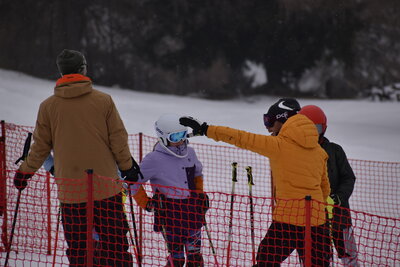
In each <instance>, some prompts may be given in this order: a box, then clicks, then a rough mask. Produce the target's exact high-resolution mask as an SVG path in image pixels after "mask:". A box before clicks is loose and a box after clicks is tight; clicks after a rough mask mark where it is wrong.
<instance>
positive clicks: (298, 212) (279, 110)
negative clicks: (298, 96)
mask: <svg viewBox="0 0 400 267" xmlns="http://www.w3.org/2000/svg"><path fill="white" fill-rule="evenodd" d="M299 110H300V105H299V104H298V102H297V101H296V100H295V99H290V98H289V99H280V100H279V101H278V102H276V103H275V104H274V105H272V106H271V107H270V109H269V110H268V112H267V113H266V114H265V115H264V124H265V126H266V128H267V129H268V131H269V132H272V136H266V135H260V134H253V133H249V132H245V131H241V130H236V129H232V128H228V127H222V126H213V125H210V126H208V125H207V123H200V122H198V121H197V120H195V119H193V118H191V117H182V118H181V119H180V122H181V124H182V125H184V126H189V127H191V128H192V129H193V134H194V135H206V136H207V137H209V138H212V139H214V140H215V141H223V142H226V143H229V144H232V145H235V146H237V147H240V148H243V149H247V150H250V151H253V152H256V153H258V154H260V155H263V156H266V157H268V158H269V160H270V166H271V170H272V177H273V185H274V186H273V197H274V200H275V202H276V204H275V208H274V210H273V222H272V224H271V225H270V227H269V229H268V231H267V233H266V235H265V237H264V239H263V240H262V241H261V244H260V246H259V249H258V254H257V265H255V266H280V264H281V263H282V262H283V261H284V260H285V259H286V258H287V257H288V256H289V255H290V254H291V253H292V251H293V250H294V249H297V251H298V253H299V254H300V257H301V258H302V259H303V260H304V255H305V253H304V233H305V227H304V226H305V224H306V216H305V197H306V196H311V199H312V200H313V201H312V212H311V225H312V240H313V242H312V243H313V245H312V256H313V257H312V261H313V265H316V266H329V255H328V252H329V233H328V232H327V230H328V229H327V228H326V227H325V200H326V198H327V197H328V196H329V192H330V189H329V188H330V187H329V180H328V177H327V159H328V156H327V154H326V153H325V151H324V150H323V149H322V148H321V147H320V146H319V144H318V132H317V129H316V127H315V125H314V124H313V123H312V121H310V120H309V119H308V118H307V117H305V116H303V115H298V114H297V112H298V111H299Z"/></svg>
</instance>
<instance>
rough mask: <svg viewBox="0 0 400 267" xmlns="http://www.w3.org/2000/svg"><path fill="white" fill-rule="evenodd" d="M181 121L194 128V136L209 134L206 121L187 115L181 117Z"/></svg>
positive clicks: (184, 124)
mask: <svg viewBox="0 0 400 267" xmlns="http://www.w3.org/2000/svg"><path fill="white" fill-rule="evenodd" d="M179 123H180V124H182V125H183V126H187V127H190V128H192V129H193V135H194V136H202V135H207V129H208V125H207V123H206V122H203V123H202V122H200V121H198V120H196V119H195V118H193V117H189V116H186V117H181V118H179Z"/></svg>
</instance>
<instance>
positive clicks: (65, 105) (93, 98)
mask: <svg viewBox="0 0 400 267" xmlns="http://www.w3.org/2000/svg"><path fill="white" fill-rule="evenodd" d="M33 141H34V143H33V144H32V146H31V150H30V153H29V156H28V157H27V159H26V160H25V161H24V162H23V163H22V165H21V166H20V171H23V172H36V171H37V170H38V169H39V168H40V167H41V166H42V164H43V162H44V160H45V159H46V157H47V156H48V155H49V153H50V151H51V150H53V152H54V169H55V177H57V178H56V182H57V184H58V196H59V199H60V201H61V202H63V203H81V202H86V201H87V183H86V173H85V170H87V169H93V170H94V173H95V175H94V193H93V194H94V199H95V200H100V199H105V198H109V197H111V196H114V195H115V194H117V193H119V192H120V191H121V185H120V183H119V182H118V174H117V167H119V168H120V169H122V170H127V169H129V168H130V167H131V166H132V161H131V153H130V151H129V147H128V134H127V132H126V130H125V127H124V124H123V122H122V120H121V118H120V116H119V113H118V111H117V109H116V107H115V105H114V102H113V100H112V98H111V96H109V95H107V94H105V93H102V92H100V91H97V90H95V89H93V88H92V82H91V80H90V79H89V78H88V77H86V76H83V75H80V74H69V75H64V76H63V77H62V78H61V79H59V80H58V81H57V84H56V87H55V89H54V95H53V96H50V97H49V98H47V99H46V100H45V101H43V102H42V103H41V105H40V108H39V112H38V117H37V121H36V127H35V131H34V133H33ZM117 165H118V166H117ZM100 176H104V177H100Z"/></svg>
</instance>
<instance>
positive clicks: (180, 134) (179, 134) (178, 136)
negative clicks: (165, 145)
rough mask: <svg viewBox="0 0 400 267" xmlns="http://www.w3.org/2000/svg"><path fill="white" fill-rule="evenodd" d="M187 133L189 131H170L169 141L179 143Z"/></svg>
mask: <svg viewBox="0 0 400 267" xmlns="http://www.w3.org/2000/svg"><path fill="white" fill-rule="evenodd" d="M186 134H187V131H182V132H176V133H170V134H169V135H168V137H167V139H168V141H170V142H172V143H178V142H179V141H181V140H185V139H186Z"/></svg>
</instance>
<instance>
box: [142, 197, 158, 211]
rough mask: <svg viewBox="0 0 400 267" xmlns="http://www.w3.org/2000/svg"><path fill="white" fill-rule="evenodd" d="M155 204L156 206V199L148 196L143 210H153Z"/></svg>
mask: <svg viewBox="0 0 400 267" xmlns="http://www.w3.org/2000/svg"><path fill="white" fill-rule="evenodd" d="M156 206H157V200H155V199H154V198H149V201H147V204H146V208H145V210H146V211H147V212H154V210H155V208H156Z"/></svg>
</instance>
